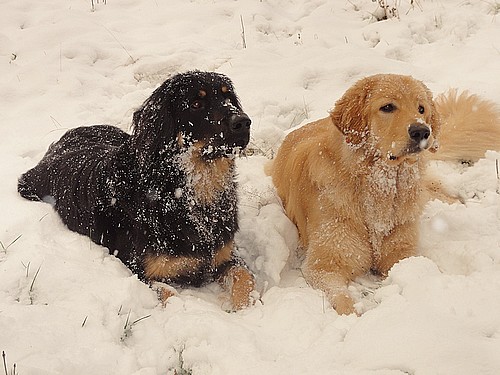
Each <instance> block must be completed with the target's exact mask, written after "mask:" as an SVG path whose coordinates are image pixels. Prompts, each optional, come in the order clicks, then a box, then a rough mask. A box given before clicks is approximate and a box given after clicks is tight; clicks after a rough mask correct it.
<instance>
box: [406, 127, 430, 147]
mask: <svg viewBox="0 0 500 375" xmlns="http://www.w3.org/2000/svg"><path fill="white" fill-rule="evenodd" d="M408 134H409V135H410V139H411V140H412V141H415V142H416V143H419V142H421V141H423V140H426V139H428V138H429V137H430V135H431V129H429V127H428V126H427V125H424V124H411V125H410V127H409V128H408Z"/></svg>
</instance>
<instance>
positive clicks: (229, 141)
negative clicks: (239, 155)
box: [132, 71, 251, 164]
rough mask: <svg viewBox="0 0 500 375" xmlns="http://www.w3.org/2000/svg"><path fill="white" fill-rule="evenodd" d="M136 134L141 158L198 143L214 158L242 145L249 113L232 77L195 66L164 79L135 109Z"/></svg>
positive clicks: (246, 139)
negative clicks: (240, 98) (185, 71)
mask: <svg viewBox="0 0 500 375" xmlns="http://www.w3.org/2000/svg"><path fill="white" fill-rule="evenodd" d="M133 122H134V123H133V125H134V132H133V135H132V140H133V142H134V144H135V148H136V149H137V151H138V152H139V158H140V162H141V164H143V163H147V162H148V159H150V156H148V155H151V154H155V153H158V152H162V151H163V150H165V149H167V148H171V147H174V148H175V147H177V148H186V147H189V146H190V145H192V144H195V143H197V144H198V145H201V147H202V156H203V157H204V158H207V159H214V158H218V157H224V156H228V155H231V154H233V153H234V152H235V149H244V148H245V147H246V146H247V144H248V142H249V140H250V123H251V120H250V118H249V117H248V116H247V115H246V114H245V113H244V112H243V110H242V108H241V105H240V103H239V100H238V98H237V96H236V93H235V92H234V88H233V84H232V82H231V80H230V79H229V78H227V77H226V76H224V75H222V74H217V73H208V72H199V71H191V72H187V73H182V74H177V75H175V76H173V77H171V78H169V79H168V80H166V81H165V82H164V83H163V84H162V85H161V86H160V87H158V88H157V89H156V90H155V91H154V92H153V94H152V95H151V96H150V97H149V98H148V99H147V100H146V101H145V102H144V104H143V105H142V107H141V108H140V109H138V110H137V111H136V112H135V113H134V119H133Z"/></svg>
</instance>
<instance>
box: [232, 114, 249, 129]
mask: <svg viewBox="0 0 500 375" xmlns="http://www.w3.org/2000/svg"><path fill="white" fill-rule="evenodd" d="M251 123H252V120H250V117H248V116H247V115H246V114H244V113H242V114H239V115H232V116H231V117H230V118H229V128H230V129H231V131H232V132H233V133H240V132H244V131H248V129H250V124H251Z"/></svg>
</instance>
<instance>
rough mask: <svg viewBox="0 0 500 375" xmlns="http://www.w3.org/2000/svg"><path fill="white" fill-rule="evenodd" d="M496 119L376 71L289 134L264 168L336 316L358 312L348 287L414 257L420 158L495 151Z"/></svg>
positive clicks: (491, 112)
mask: <svg viewBox="0 0 500 375" xmlns="http://www.w3.org/2000/svg"><path fill="white" fill-rule="evenodd" d="M499 119H500V116H499V114H498V111H497V110H496V109H495V107H494V105H493V104H492V103H490V102H486V101H483V100H481V99H480V98H478V97H477V96H474V95H469V94H467V93H464V94H462V95H457V93H456V92H453V91H452V92H450V93H449V94H448V95H444V96H440V97H439V98H438V99H437V100H436V101H434V100H433V97H432V94H431V92H430V91H429V89H428V88H427V87H426V86H425V85H424V84H423V83H422V82H420V81H417V80H415V79H413V78H411V77H408V76H400V75H391V74H380V75H375V76H371V77H367V78H365V79H362V80H360V81H359V82H357V83H356V84H355V85H354V86H353V87H351V88H350V89H349V90H347V92H346V93H345V94H344V95H343V97H342V98H341V99H340V100H338V101H337V103H336V104H335V108H334V109H333V110H332V111H331V112H330V116H329V117H327V118H324V119H321V120H318V121H316V122H313V123H310V124H308V125H305V126H304V127H302V128H300V129H298V130H295V131H293V132H292V133H290V134H289V135H288V136H287V137H286V139H285V140H284V142H283V144H282V145H281V147H280V149H279V151H278V153H277V156H276V159H275V160H274V162H273V163H272V165H271V167H270V169H269V170H268V172H269V173H270V174H271V175H272V178H273V182H274V184H275V186H276V189H277V192H278V195H279V197H280V198H281V199H282V202H283V205H284V208H285V210H286V213H287V215H288V216H289V217H290V219H291V220H292V221H293V222H294V223H295V224H296V225H297V227H298V230H299V235H300V241H301V245H302V247H303V248H304V249H305V259H304V264H303V273H304V277H305V278H306V281H307V282H308V283H309V284H310V285H311V286H313V287H314V288H318V289H321V290H323V291H324V292H325V294H326V297H327V298H328V300H329V302H330V303H331V304H332V306H333V307H334V308H335V309H336V310H337V312H338V313H339V314H349V313H352V312H355V308H354V301H353V299H352V298H351V297H350V296H349V293H348V289H347V287H348V283H349V281H351V280H353V279H354V278H356V277H357V276H360V275H363V274H365V273H367V272H369V271H370V270H371V271H372V272H374V273H376V274H380V275H383V276H384V275H387V273H388V271H389V270H390V269H391V267H392V266H393V265H394V264H395V263H397V262H398V261H399V260H401V259H403V258H406V257H409V256H412V255H414V254H415V253H416V246H417V240H418V236H419V234H418V224H419V217H420V213H421V210H422V207H423V205H424V204H425V202H426V199H427V198H428V195H427V194H423V190H424V183H423V182H422V181H423V180H422V179H423V177H424V172H425V165H426V163H425V161H424V158H423V157H422V156H423V155H422V153H423V152H424V151H425V150H430V151H432V152H434V154H433V155H434V156H435V158H438V159H439V158H440V159H450V158H455V159H457V158H462V159H471V160H475V159H477V158H479V157H481V156H484V152H485V151H486V150H487V149H499V148H500V122H499ZM488 132H489V133H488ZM441 133H444V134H441ZM481 135H482V136H481ZM440 136H441V137H440ZM439 138H442V139H441V140H440V142H441V143H442V144H443V145H442V146H443V147H442V148H443V152H441V151H440V150H439V148H438V146H439V143H438V139H439ZM454 144H459V145H460V147H461V148H462V150H457V148H456V147H454ZM462 151H464V152H462ZM431 189H432V187H431Z"/></svg>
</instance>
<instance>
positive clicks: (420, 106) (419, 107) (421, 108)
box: [418, 105, 425, 115]
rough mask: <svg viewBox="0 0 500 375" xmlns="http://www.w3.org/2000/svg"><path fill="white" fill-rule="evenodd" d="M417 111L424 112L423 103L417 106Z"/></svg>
mask: <svg viewBox="0 0 500 375" xmlns="http://www.w3.org/2000/svg"><path fill="white" fill-rule="evenodd" d="M418 113H420V114H421V115H423V114H424V113H425V108H424V106H423V105H419V106H418Z"/></svg>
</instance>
